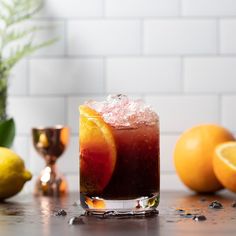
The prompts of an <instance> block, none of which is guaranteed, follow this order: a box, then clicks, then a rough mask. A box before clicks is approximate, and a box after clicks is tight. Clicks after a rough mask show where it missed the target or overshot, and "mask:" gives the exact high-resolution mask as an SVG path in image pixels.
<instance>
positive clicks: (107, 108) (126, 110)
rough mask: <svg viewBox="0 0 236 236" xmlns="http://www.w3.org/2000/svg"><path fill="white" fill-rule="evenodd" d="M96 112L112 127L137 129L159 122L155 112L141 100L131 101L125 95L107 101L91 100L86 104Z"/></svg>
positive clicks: (110, 97)
mask: <svg viewBox="0 0 236 236" xmlns="http://www.w3.org/2000/svg"><path fill="white" fill-rule="evenodd" d="M85 105H87V106H88V107H90V108H92V109H94V110H96V111H97V112H98V113H99V114H100V115H101V116H102V117H103V119H104V120H105V122H107V123H108V124H110V125H111V126H114V127H137V126H139V125H141V124H147V125H152V124H154V123H155V122H156V121H157V120H158V115H157V114H156V113H155V112H154V110H153V109H152V108H151V107H150V106H148V105H146V104H145V103H144V102H143V101H142V100H141V99H138V100H131V99H129V98H128V97H127V96H125V95H121V94H119V95H109V96H108V97H107V99H106V100H105V101H102V102H98V101H94V100H89V101H87V102H86V103H85Z"/></svg>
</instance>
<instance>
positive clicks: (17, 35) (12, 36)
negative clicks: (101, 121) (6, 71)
mask: <svg viewBox="0 0 236 236" xmlns="http://www.w3.org/2000/svg"><path fill="white" fill-rule="evenodd" d="M38 30H39V27H30V28H28V29H27V30H24V31H21V32H16V31H12V32H10V33H7V34H6V36H5V42H4V46H6V45H7V44H9V43H11V42H13V41H16V40H19V39H22V38H24V37H25V36H28V35H32V34H33V33H34V32H36V31H38Z"/></svg>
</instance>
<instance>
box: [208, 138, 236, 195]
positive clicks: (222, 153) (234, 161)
mask: <svg viewBox="0 0 236 236" xmlns="http://www.w3.org/2000/svg"><path fill="white" fill-rule="evenodd" d="M213 169H214V172H215V175H216V177H217V178H218V180H219V181H220V182H221V183H222V185H224V187H225V188H227V189H229V190H231V191H233V192H236V142H225V143H222V144H220V145H218V146H217V147H216V149H215V155H214V158H213Z"/></svg>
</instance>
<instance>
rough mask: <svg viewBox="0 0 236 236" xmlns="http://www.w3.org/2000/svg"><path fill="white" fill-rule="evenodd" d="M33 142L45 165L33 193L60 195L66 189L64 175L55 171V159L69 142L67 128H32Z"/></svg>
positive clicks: (65, 191)
mask: <svg viewBox="0 0 236 236" xmlns="http://www.w3.org/2000/svg"><path fill="white" fill-rule="evenodd" d="M32 138H33V144H34V147H35V149H36V151H37V152H38V153H39V154H40V155H41V156H42V157H43V158H44V160H45V162H46V167H45V168H44V169H43V170H42V171H41V174H40V176H39V177H38V178H37V181H36V185H35V190H34V193H35V195H44V196H61V195H63V194H65V193H67V191H68V185H67V181H66V179H65V177H64V176H63V175H62V174H61V173H59V172H58V171H57V167H56V161H57V159H58V158H59V157H60V156H61V154H62V153H63V152H64V151H65V149H66V147H67V145H68V142H69V128H68V127H65V126H60V125H58V126H53V127H34V128H32Z"/></svg>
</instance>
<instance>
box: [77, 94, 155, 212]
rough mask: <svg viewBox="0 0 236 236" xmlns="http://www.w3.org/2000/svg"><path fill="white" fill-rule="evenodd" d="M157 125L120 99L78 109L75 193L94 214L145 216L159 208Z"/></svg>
mask: <svg viewBox="0 0 236 236" xmlns="http://www.w3.org/2000/svg"><path fill="white" fill-rule="evenodd" d="M159 169H160V167H159V120H158V116H157V115H156V113H155V112H154V111H153V110H152V109H151V108H150V107H149V106H146V105H145V104H144V103H142V102H141V101H131V100H129V99H128V98H127V97H125V96H116V97H112V98H110V99H109V100H108V101H107V102H103V103H98V102H89V103H88V104H86V105H83V106H80V193H81V203H82V206H83V207H84V208H86V209H87V210H90V211H93V212H104V211H109V210H115V211H117V212H132V213H135V212H145V211H148V210H152V209H155V208H156V207H157V205H158V203H159V181H160V180H159V178H160V171H159Z"/></svg>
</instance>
